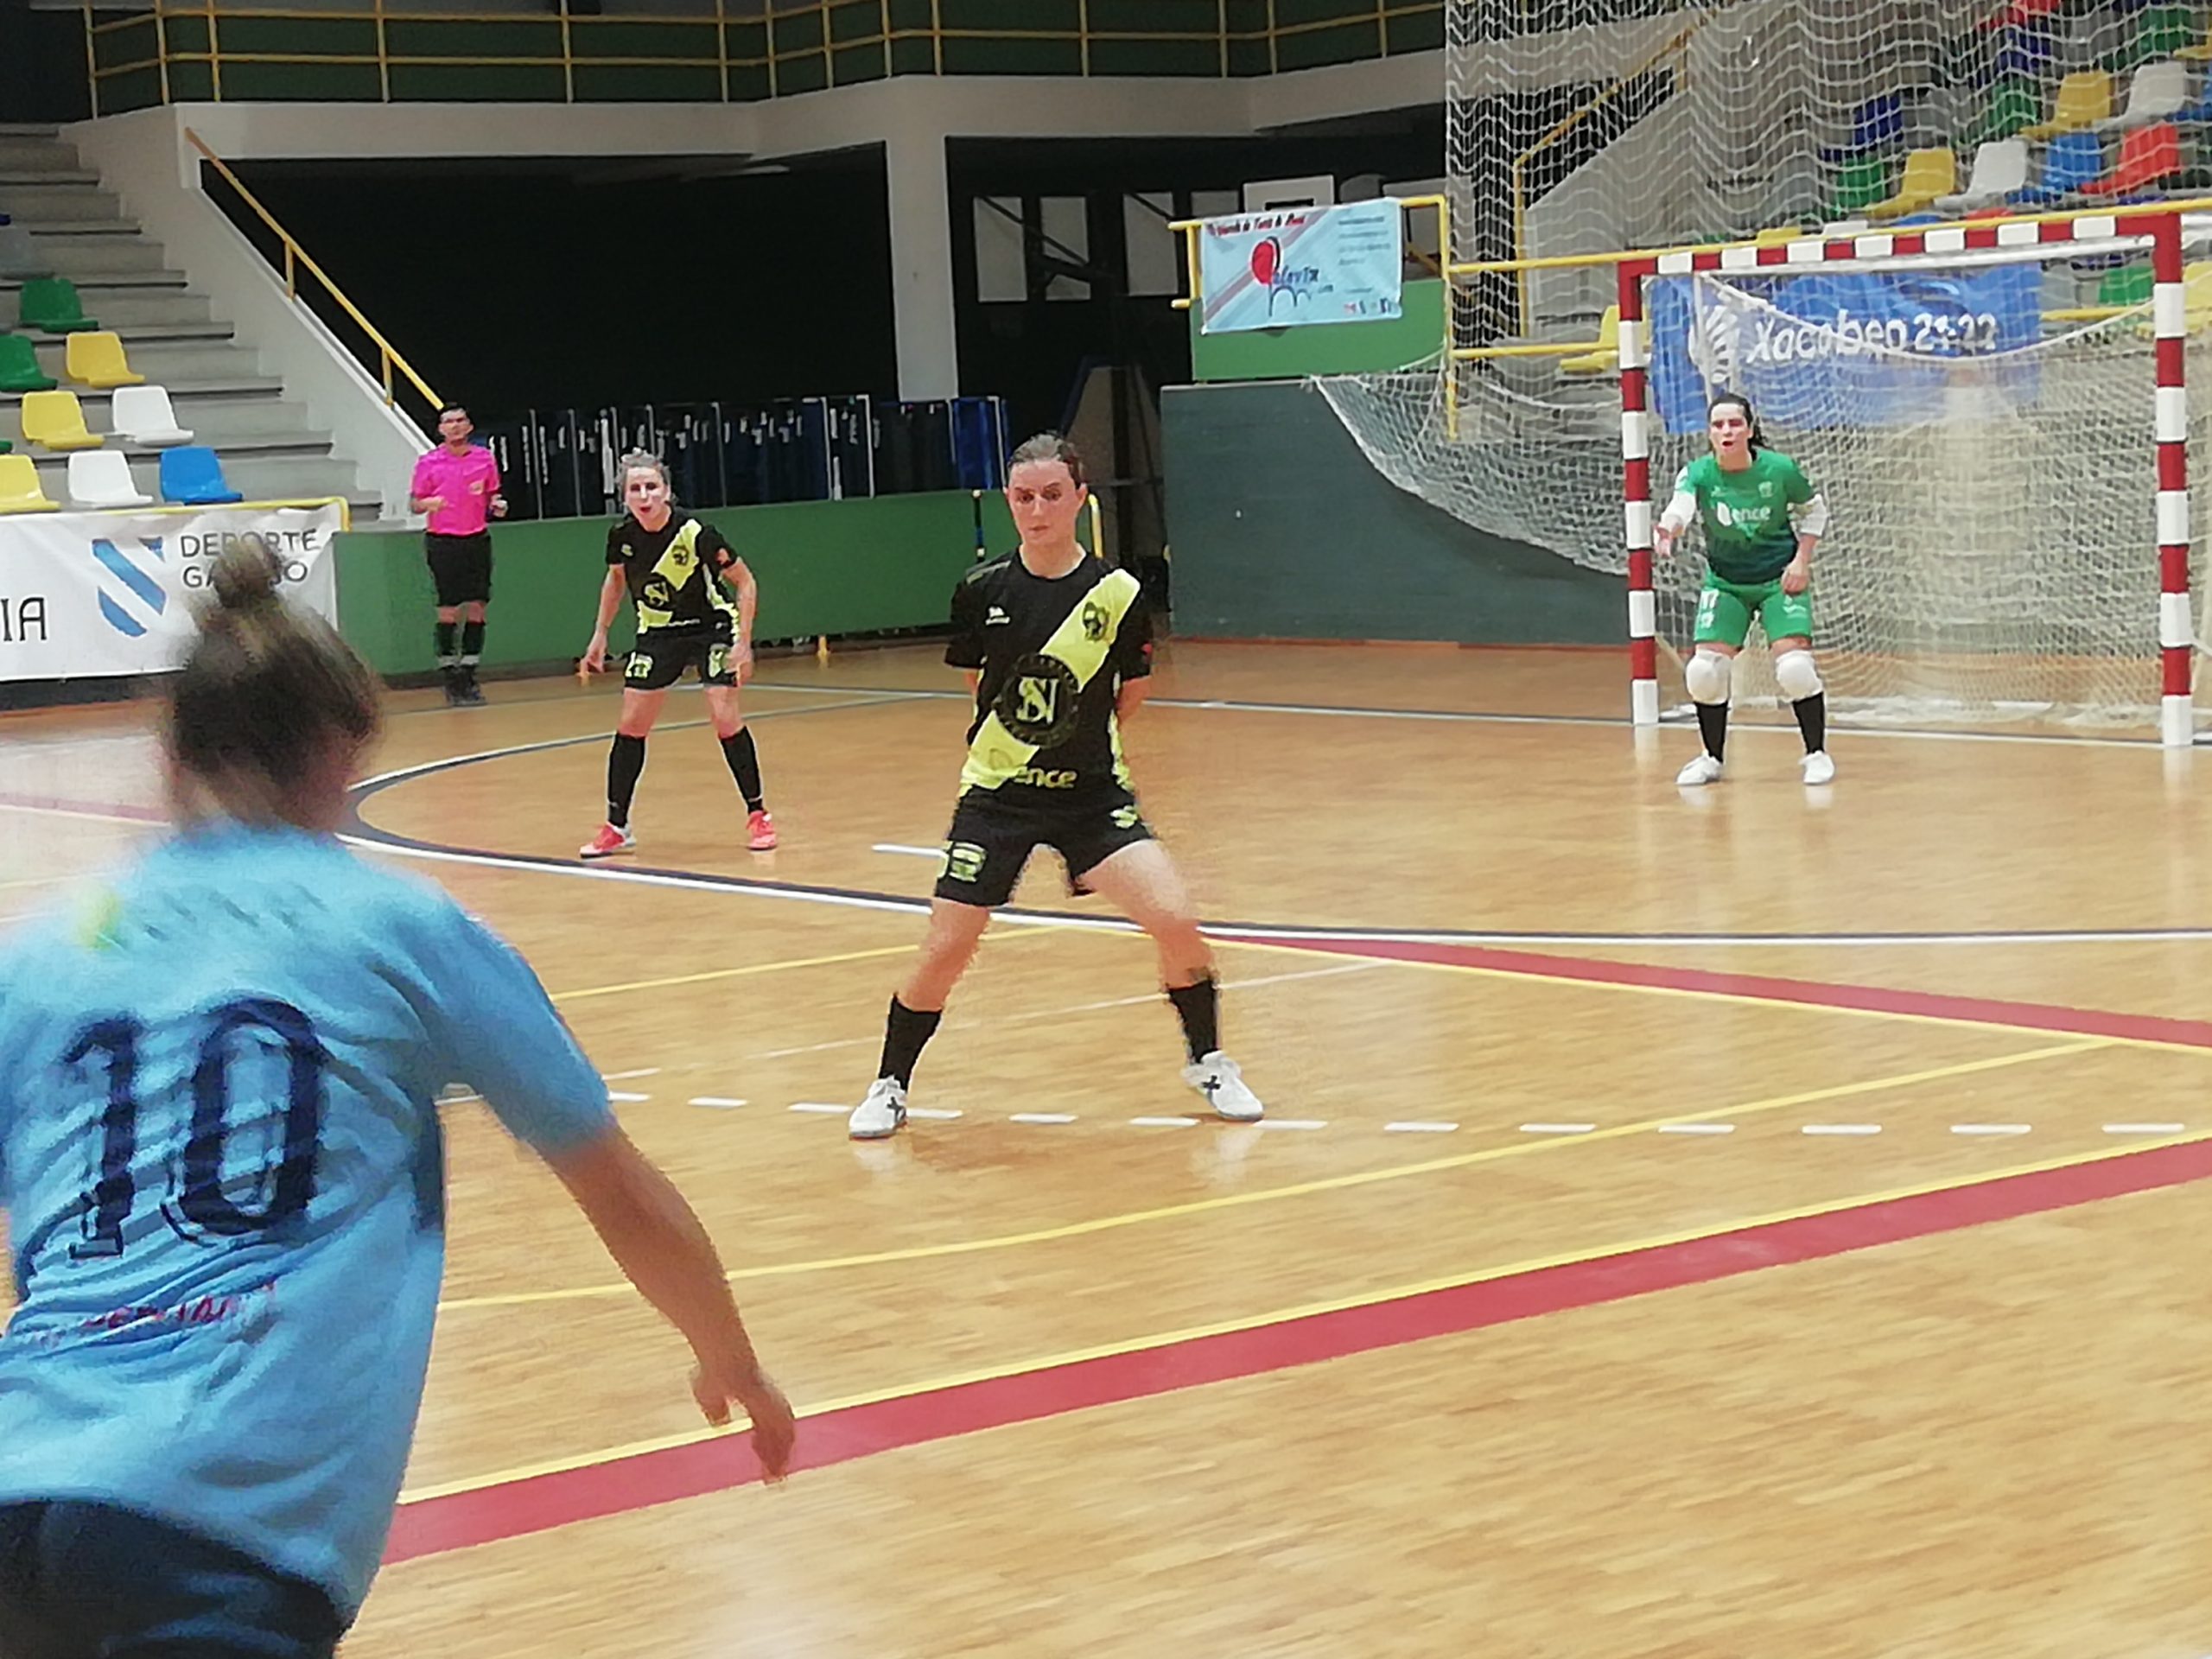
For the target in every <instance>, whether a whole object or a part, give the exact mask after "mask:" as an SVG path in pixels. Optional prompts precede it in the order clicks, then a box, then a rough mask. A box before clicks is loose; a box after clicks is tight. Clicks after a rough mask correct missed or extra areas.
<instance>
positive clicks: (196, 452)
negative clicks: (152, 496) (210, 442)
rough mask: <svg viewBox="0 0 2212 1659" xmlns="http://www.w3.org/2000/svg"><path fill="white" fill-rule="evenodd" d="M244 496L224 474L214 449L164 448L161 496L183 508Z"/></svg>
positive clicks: (207, 504) (196, 447)
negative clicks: (233, 487)
mask: <svg viewBox="0 0 2212 1659" xmlns="http://www.w3.org/2000/svg"><path fill="white" fill-rule="evenodd" d="M244 499H245V497H244V496H242V495H240V494H239V493H238V492H237V491H236V490H234V489H232V487H231V486H230V482H229V480H226V478H224V476H223V463H222V462H221V461H219V460H218V459H217V458H216V454H215V452H214V451H213V449H209V448H205V447H204V446H201V445H199V444H188V445H187V446H186V447H185V448H181V449H164V450H162V500H164V501H168V502H172V503H174V504H175V505H177V506H180V507H214V506H221V505H224V504H226V503H227V502H232V501H243V500H244Z"/></svg>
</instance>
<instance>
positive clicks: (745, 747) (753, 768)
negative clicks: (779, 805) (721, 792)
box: [722, 726, 766, 812]
mask: <svg viewBox="0 0 2212 1659" xmlns="http://www.w3.org/2000/svg"><path fill="white" fill-rule="evenodd" d="M722 759H723V760H727V761H728V762H729V775H730V776H731V777H733V778H734V779H737V792H738V793H739V794H741V795H742V796H744V797H745V810H747V811H748V812H758V811H760V810H761V803H762V801H763V800H764V799H766V797H764V796H763V795H762V794H761V792H760V750H759V749H757V748H755V747H753V728H751V727H750V726H741V727H739V728H737V729H736V730H735V731H734V732H732V733H731V734H729V735H728V737H726V738H724V739H722Z"/></svg>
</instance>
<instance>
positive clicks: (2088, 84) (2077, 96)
mask: <svg viewBox="0 0 2212 1659" xmlns="http://www.w3.org/2000/svg"><path fill="white" fill-rule="evenodd" d="M2111 118H2112V75H2111V73H2109V72H2108V71H2106V70H2103V69H2076V70H2075V72H2074V73H2072V74H2070V75H2069V76H2067V77H2066V79H2063V80H2062V81H2060V82H2059V83H2058V96H2057V97H2056V99H2053V100H2052V103H2051V107H2050V120H2048V121H2045V122H2043V123H2041V124H2038V125H2036V126H2032V127H2029V128H2027V129H2026V130H2024V131H2023V132H2022V133H2021V134H2020V137H2023V138H2032V139H2037V140H2040V139H2045V138H2056V137H2058V135H2059V134H2060V133H2062V132H2079V131H2080V130H2082V128H2083V127H2093V126H2094V125H2096V124H2097V123H2098V122H2100V121H2106V120H2109V119H2111Z"/></svg>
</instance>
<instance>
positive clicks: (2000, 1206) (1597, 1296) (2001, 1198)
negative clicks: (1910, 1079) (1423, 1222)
mask: <svg viewBox="0 0 2212 1659" xmlns="http://www.w3.org/2000/svg"><path fill="white" fill-rule="evenodd" d="M2208 1177H2212V1141H2200V1142H2195V1143H2192V1144H2188V1145H2183V1146H2168V1147H2151V1148H2148V1149H2145V1151H2142V1152H2139V1153H2130V1154H2122V1155H2120V1156H2118V1157H2113V1158H2108V1159H2105V1160H2101V1161H2100V1162H2097V1163H2093V1164H2082V1165H2075V1166H2070V1167H2068V1168H2063V1169H2055V1170H2046V1171H2040V1172H2037V1173H2032V1174H2025V1175H2014V1176H2005V1177H2000V1178H1998V1179H1991V1180H1986V1181H1982V1182H1979V1183H1971V1184H1967V1185H1961V1186H1956V1187H1950V1188H1947V1189H1945V1190H1944V1191H1942V1192H1929V1193H1923V1194H1919V1195H1916V1196H1914V1197H1910V1198H1891V1199H1885V1200H1875V1201H1871V1202H1868V1203H1866V1204H1863V1205H1854V1206H1853V1207H1851V1208H1848V1209H1845V1210H1839V1211H1833V1212H1831V1213H1829V1214H1827V1215H1821V1216H1812V1217H1802V1218H1799V1219H1795V1220H1788V1221H1777V1222H1770V1223H1766V1224H1759V1225H1751V1226H1745V1227H1740V1228H1738V1229H1735V1230H1732V1231H1728V1232H1723V1233H1716V1234H1713V1235H1712V1236H1709V1237H1706V1238H1700V1239H1696V1240H1694V1241H1691V1242H1688V1243H1680V1244H1667V1245H1659V1246H1655V1247H1653V1248H1650V1249H1641V1250H1634V1251H1630V1252H1628V1253H1626V1254H1624V1255H1612V1256H1606V1257H1602V1258H1599V1259H1597V1260H1594V1261H1588V1262H1573V1263H1569V1264H1567V1265H1564V1266H1560V1267H1554V1268H1541V1269H1538V1270H1536V1271H1533V1272H1529V1273H1523V1274H1516V1275H1514V1276H1512V1277H1510V1278H1505V1279H1497V1280H1491V1281H1487V1282H1484V1283H1482V1284H1475V1285H1465V1286H1460V1287H1455V1288H1452V1289H1448V1290H1436V1291H1427V1292H1422V1293H1419V1294H1413V1295H1408V1296H1402V1297H1399V1298H1396V1299H1394V1300H1383V1301H1376V1302H1371V1303H1368V1304H1365V1305H1363V1306H1358V1307H1353V1308H1346V1309H1344V1310H1341V1311H1339V1312H1336V1313H1318V1314H1312V1315H1308V1316H1306V1317H1304V1318H1299V1319H1286V1320H1283V1321H1281V1322H1280V1323H1277V1324H1274V1325H1261V1326H1259V1327H1257V1328H1255V1329H1252V1330H1246V1331H1236V1332H1226V1333H1224V1334H1222V1335H1218V1336H1209V1337H1198V1338H1190V1339H1188V1340H1185V1341H1181V1342H1176V1343H1172V1344H1167V1345H1166V1346H1163V1347H1157V1348H1152V1349H1147V1350H1143V1351H1138V1352H1132V1353H1122V1354H1114V1355H1110V1356H1106V1357H1100V1358H1096V1359H1086V1360H1079V1361H1075V1362H1072V1363H1067V1364H1062V1365H1053V1366H1049V1367H1046V1368H1045V1369H1043V1370H1034V1371H1028V1372H1025V1373H1023V1374H1021V1375H1019V1376H1007V1377H999V1378H994V1379H992V1380H990V1381H988V1382H981V1383H962V1384H958V1385H955V1386H952V1387H948V1388H941V1389H928V1390H925V1391H923V1392H920V1393H917V1394H912V1395H905V1396H902V1397H901V1398H899V1399H895V1400H886V1401H881V1402H876V1403H874V1404H872V1405H864V1406H855V1407H852V1408H849V1409H846V1410H842V1411H834V1412H828V1413H825V1414H823V1415H821V1416H818V1417H810V1418H808V1419H807V1420H806V1421H804V1422H803V1423H802V1424H801V1425H800V1427H799V1440H798V1458H797V1459H796V1462H795V1464H794V1467H795V1468H796V1469H800V1470H805V1469H823V1468H827V1467H829V1466H830V1465H835V1464H840V1463H849V1462H851V1461H852V1460H854V1459H858V1458H865V1457H870V1456H873V1455H874V1454H876V1453H878V1452H889V1451H893V1450H896V1449H898V1448H899V1447H901V1446H923V1445H927V1444H929V1443H930V1442H932V1441H936V1440H949V1439H951V1438H953V1437H955V1436H957V1435H963V1434H973V1433H978V1432H979V1431H981V1430H983V1429H987V1428H1000V1427H1006V1426H1007V1425H1008V1424H1012V1423H1024V1422H1033V1421H1037V1420H1039V1419H1040V1418H1046V1417H1053V1416H1058V1415H1059V1414H1063V1413H1065V1412H1071V1411H1082V1410H1084V1409H1086V1408H1090V1407H1093V1406H1103V1405H1113V1404H1116V1403H1119V1402H1124V1401H1129V1400H1141V1399H1146V1398H1148V1397H1151V1396H1153V1395H1162V1394H1170V1393H1173V1392H1175V1391H1177V1390H1179V1389H1191V1388H1198V1387H1202V1386H1204V1385H1205V1384H1206V1383H1221V1382H1226V1381H1229V1380H1230V1379H1232V1378H1236V1377H1247V1376H1262V1375H1264V1374H1266V1373H1268V1372H1270V1371H1277V1370H1287V1369H1289V1368H1291V1367H1293V1366H1300V1365H1312V1364H1316V1363H1319V1362H1320V1361H1323V1360H1328V1359H1338V1358H1341V1357H1344V1356H1346V1355H1349V1354H1360V1353H1368V1352H1371V1351H1375V1350H1376V1349H1382V1348H1392V1347H1396V1346H1399V1345H1401V1344H1406V1343H1411V1342H1420V1341H1422V1340H1424V1339H1425V1338H1431V1337H1440V1336H1447V1335H1451V1334H1454V1333H1456V1332H1467V1331H1478V1330H1483V1329H1484V1328H1486V1327H1488V1326H1491V1325H1510V1324H1513V1323H1515V1322H1516V1321H1518V1320H1521V1319H1535V1318H1538V1317H1541V1315H1543V1314H1547V1313H1559V1312H1561V1311H1563V1310H1566V1309H1569V1308H1578V1307H1592V1306H1599V1305H1600V1304H1602V1303H1605V1302H1614V1301H1621V1300H1626V1299H1628V1298H1630V1297H1635V1296H1647V1295H1649V1294H1652V1293H1654V1292H1656V1291H1662V1290H1672V1289H1675V1288H1678V1287H1681V1286H1685V1285H1697V1284H1707V1283H1710V1282H1712V1281H1715V1280H1720V1279H1728V1278H1733V1277H1735V1276H1737V1275H1738V1274H1747V1273H1753V1272H1757V1271H1758V1270H1760V1269H1762V1268H1775V1267H1783V1266H1786V1265H1788V1264H1789V1263H1792V1262H1813V1261H1818V1260H1820V1259H1821V1258H1822V1257H1826V1256H1833V1255H1844V1254H1847V1252H1850V1251H1853V1250H1863V1249H1872V1248H1874V1247H1876V1246H1878V1245H1883V1244H1891V1243H1897V1242H1899V1241H1900V1240H1904V1239H1912V1238H1923V1237H1927V1236H1929V1235H1932V1234H1937V1233H1946V1232H1952V1231H1955V1230H1959V1229H1961V1228H1967V1227H1979V1226H1983V1225H1986V1224H1989V1223H1991V1222H1998V1221H2008V1220H2012V1219H2013V1218H2015V1217H2021V1216H2028V1215H2035V1214H2038V1213H2041V1212H2044V1211H2052V1210H2063V1209H2067V1208H2070V1207H2072V1206H2074V1205H2083V1204H2092V1203H2095V1202H2097V1201H2098V1200H2100V1199H2104V1198H2118V1197H2121V1196H2123V1195H2126V1194H2128V1193H2133V1192H2153V1191H2156V1190H2158V1189H2159V1188H2162V1187H2170V1186H2177V1185H2182V1184H2183V1183H2185V1182H2190V1181H2198V1180H2202V1179H2206V1178H2208ZM759 1475H760V1467H759V1465H758V1464H757V1463H756V1462H755V1461H754V1459H753V1451H752V1447H751V1445H750V1443H749V1442H748V1441H747V1440H744V1439H742V1438H741V1437H726V1438H722V1439H719V1440H709V1441H704V1442H702V1443H700V1444H697V1445H694V1446H679V1447H676V1448H673V1449H671V1450H667V1451H660V1452H644V1453H640V1454H639V1455H637V1456H634V1457H630V1458H624V1459H619V1460H617V1461H615V1462H612V1463H605V1464H599V1465H594V1466H591V1467H588V1468H582V1469H575V1470H569V1471H563V1472H560V1473H556V1474H549V1475H539V1476H535V1477H532V1478H526V1479H520V1480H515V1481H511V1482H507V1483H504V1484H499V1485H495V1486H488V1487H485V1488H482V1489H480V1490H479V1491H472V1492H461V1493H456V1494H454V1495H453V1496H451V1497H438V1498H430V1499H428V1500H425V1501H424V1502H422V1503H412V1504H409V1505H407V1506H406V1507H404V1508H403V1509H402V1510H400V1511H399V1515H398V1518H397V1523H396V1524H395V1526H394V1528H393V1531H392V1536H391V1548H390V1549H389V1551H388V1553H387V1554H386V1555H385V1560H387V1562H393V1561H406V1560H416V1559H417V1558H419V1557H422V1556H425V1555H435V1554H442V1553H444V1552H445V1551H448V1550H454V1549H463V1548H468V1547H470V1546H472V1545H475V1544H485V1543H492V1542H494V1541H498V1540H500V1539H503V1538H513V1537H518V1536H520V1535H524V1534H525V1533H532V1532H542V1531H544V1530H547V1529H551V1528H555V1527H563V1526H568V1525H571V1524H573V1523H575V1522H579V1521H588V1520H593V1519H595V1518H598V1517H601V1516H611V1515H619V1514H621V1513H624V1512H626V1511H627V1510H640V1509H646V1508H649V1507H651V1506H652V1505H655V1504H660V1503H674V1502H676V1501H677V1500H679V1499H682V1498H687V1497H702V1496H704V1495H706V1494H708V1493H710V1492H716V1491H723V1490H724V1489H726V1488H728V1487H731V1486H736V1485H741V1484H744V1483H745V1482H747V1481H750V1480H753V1479H757V1478H759Z"/></svg>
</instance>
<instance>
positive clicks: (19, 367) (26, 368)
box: [0, 334, 57, 391]
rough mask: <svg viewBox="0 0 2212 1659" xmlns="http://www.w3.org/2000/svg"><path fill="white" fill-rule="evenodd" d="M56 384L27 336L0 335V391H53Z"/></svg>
mask: <svg viewBox="0 0 2212 1659" xmlns="http://www.w3.org/2000/svg"><path fill="white" fill-rule="evenodd" d="M56 384H57V383H56V382H55V380H54V377H53V376H52V375H50V374H48V372H46V371H45V370H44V369H42V368H41V367H40V366H39V363H38V348H37V347H36V346H33V345H32V344H31V342H30V340H29V339H28V338H27V337H26V336H24V335H22V334H0V391H53V390H54V386H55V385H56Z"/></svg>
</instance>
